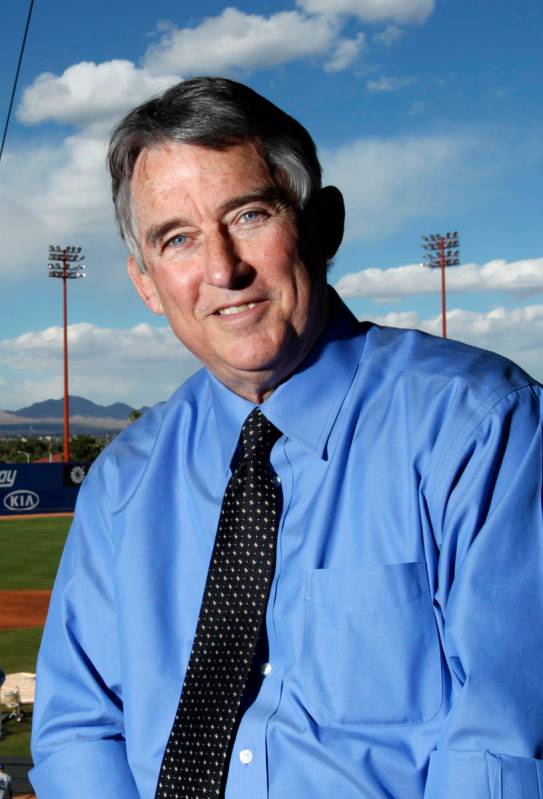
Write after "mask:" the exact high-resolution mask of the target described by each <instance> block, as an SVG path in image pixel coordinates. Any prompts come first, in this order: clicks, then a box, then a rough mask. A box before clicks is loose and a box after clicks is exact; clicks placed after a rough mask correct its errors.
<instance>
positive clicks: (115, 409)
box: [0, 395, 147, 435]
mask: <svg viewBox="0 0 543 799" xmlns="http://www.w3.org/2000/svg"><path fill="white" fill-rule="evenodd" d="M69 407H70V430H71V432H72V433H73V434H75V435H77V434H80V433H93V434H100V433H112V432H115V431H118V430H122V428H123V427H126V425H127V424H128V422H129V419H128V417H129V415H130V413H132V411H134V410H135V409H134V408H132V407H131V406H130V405H127V404H126V403H124V402H115V403H113V404H112V405H98V404H97V403H95V402H92V400H88V399H86V398H85V397H76V396H71V395H70V397H69ZM139 410H140V412H141V413H143V412H144V411H145V410H147V408H140V409H139ZM63 419H64V400H63V399H58V400H55V399H48V400H44V401H43V402H35V403H34V404H33V405H27V406H25V407H24V408H18V409H17V410H0V432H4V433H8V434H12V435H18V434H24V433H26V434H28V433H29V432H30V433H31V434H36V435H44V434H49V435H57V434H59V433H60V432H61V431H62V428H63Z"/></svg>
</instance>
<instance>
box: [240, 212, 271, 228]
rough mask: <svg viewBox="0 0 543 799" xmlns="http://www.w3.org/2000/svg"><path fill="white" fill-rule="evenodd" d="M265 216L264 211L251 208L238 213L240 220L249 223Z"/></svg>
mask: <svg viewBox="0 0 543 799" xmlns="http://www.w3.org/2000/svg"><path fill="white" fill-rule="evenodd" d="M265 217H266V212H265V211H263V210H261V209H253V210H251V211H244V212H243V213H242V214H241V215H240V222H242V223H248V224H250V223H251V222H257V221H259V220H261V219H265Z"/></svg>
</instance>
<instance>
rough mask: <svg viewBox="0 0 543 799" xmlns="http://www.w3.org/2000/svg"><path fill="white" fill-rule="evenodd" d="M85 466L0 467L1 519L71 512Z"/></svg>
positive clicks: (23, 464) (85, 471) (18, 465)
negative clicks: (23, 515) (3, 517)
mask: <svg viewBox="0 0 543 799" xmlns="http://www.w3.org/2000/svg"><path fill="white" fill-rule="evenodd" d="M89 465H90V464H88V463H82V462H80V461H70V462H69V463H0V516H3V515H4V516H17V515H20V514H28V513H30V514H41V513H66V512H70V511H73V509H74V507H75V500H76V498H77V494H78V491H79V488H80V486H81V483H82V482H83V480H84V479H85V475H86V473H87V470H88V468H89Z"/></svg>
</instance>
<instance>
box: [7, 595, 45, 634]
mask: <svg viewBox="0 0 543 799" xmlns="http://www.w3.org/2000/svg"><path fill="white" fill-rule="evenodd" d="M50 596H51V592H50V591H0V630H14V629H16V628H17V627H42V626H43V625H44V623H45V617H46V615H47V609H48V607H49V599H50Z"/></svg>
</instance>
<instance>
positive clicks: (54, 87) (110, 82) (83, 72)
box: [17, 60, 178, 125]
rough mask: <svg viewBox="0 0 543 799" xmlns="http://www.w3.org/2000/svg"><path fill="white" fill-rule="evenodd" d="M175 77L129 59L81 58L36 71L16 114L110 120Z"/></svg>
mask: <svg viewBox="0 0 543 799" xmlns="http://www.w3.org/2000/svg"><path fill="white" fill-rule="evenodd" d="M176 80H178V78H177V77H176V75H175V74H174V75H171V74H170V75H168V74H165V73H164V72H162V73H161V74H160V75H157V76H155V75H151V74H149V72H147V71H146V70H144V69H138V68H137V67H136V66H135V65H134V64H133V63H132V62H131V61H118V60H116V61H105V62H103V63H101V64H95V63H94V62H92V61H82V62H81V63H79V64H74V65H73V66H71V67H68V69H66V70H65V71H64V72H63V73H62V75H60V76H56V75H53V74H52V73H51V72H44V73H42V74H41V75H39V76H38V77H37V78H36V79H35V81H34V82H33V83H32V85H31V86H29V87H28V88H27V89H25V91H24V92H23V96H22V99H21V102H20V104H19V107H18V109H17V117H18V119H19V120H20V121H21V122H23V123H25V124H27V125H35V124H37V123H39V122H45V121H46V120H55V121H56V122H70V123H75V124H77V125H85V124H89V123H94V122H97V121H101V122H105V123H109V122H110V121H111V120H115V119H116V118H118V117H119V116H120V114H121V113H122V112H123V111H127V110H128V109H130V108H133V107H134V106H135V105H137V104H138V103H139V102H142V101H144V100H146V99H147V98H148V97H150V96H152V95H155V94H159V93H160V92H162V91H164V89H166V88H167V86H169V85H171V84H172V83H174V82H175V81H176Z"/></svg>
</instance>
